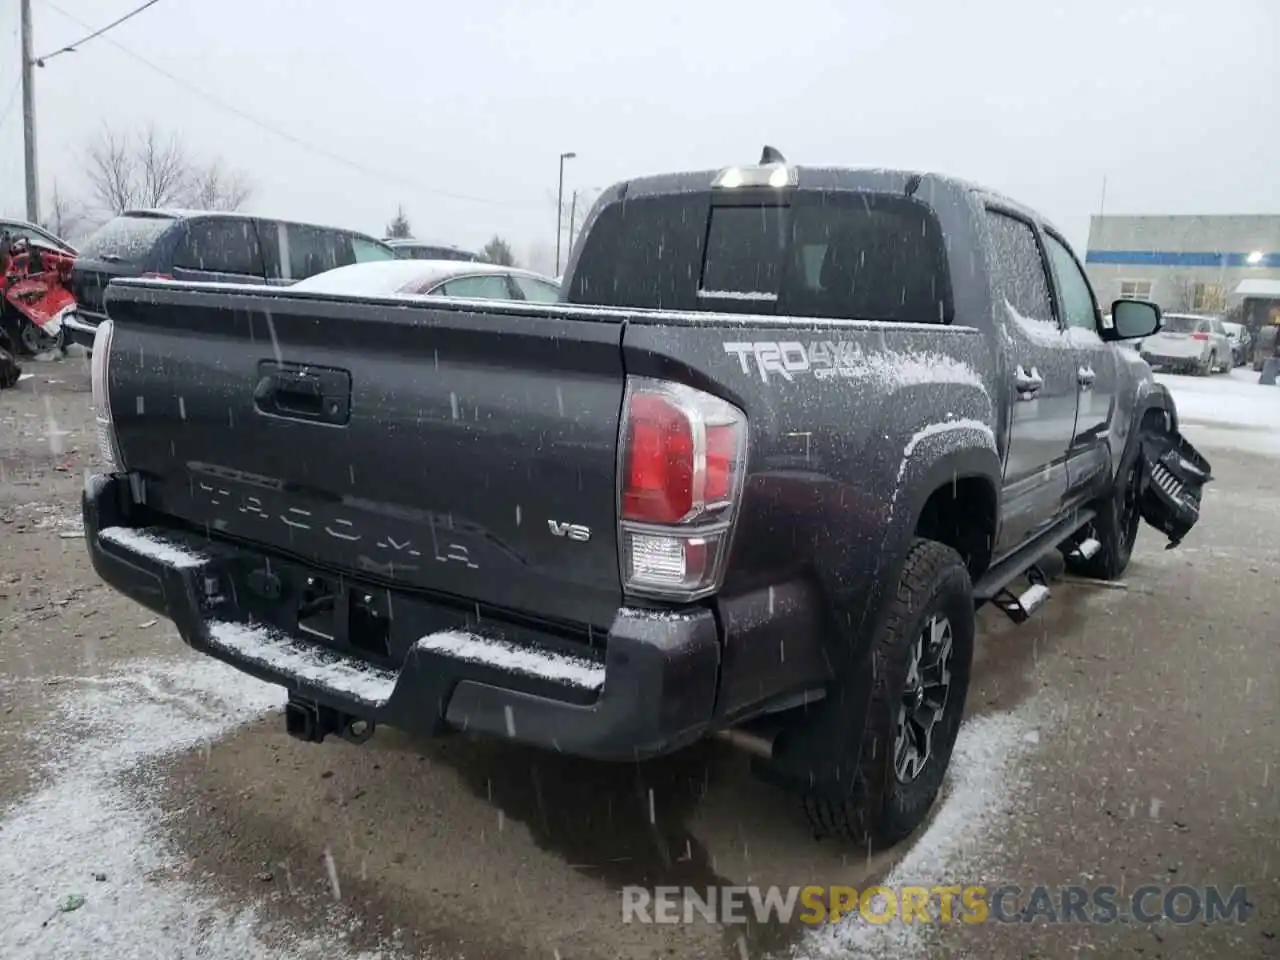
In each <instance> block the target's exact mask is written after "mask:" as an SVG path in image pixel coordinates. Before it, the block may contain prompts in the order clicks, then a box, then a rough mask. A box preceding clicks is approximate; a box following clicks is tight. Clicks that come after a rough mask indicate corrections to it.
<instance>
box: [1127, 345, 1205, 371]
mask: <svg viewBox="0 0 1280 960" xmlns="http://www.w3.org/2000/svg"><path fill="white" fill-rule="evenodd" d="M1140 354H1141V356H1142V359H1143V360H1145V361H1147V363H1148V364H1149V365H1150V366H1153V367H1194V366H1197V365H1199V364H1201V363H1204V361H1205V358H1206V357H1208V354H1207V353H1203V352H1202V353H1197V354H1193V355H1191V356H1180V357H1171V356H1168V355H1167V354H1161V353H1159V352H1156V351H1151V350H1145V349H1144V350H1142V351H1140Z"/></svg>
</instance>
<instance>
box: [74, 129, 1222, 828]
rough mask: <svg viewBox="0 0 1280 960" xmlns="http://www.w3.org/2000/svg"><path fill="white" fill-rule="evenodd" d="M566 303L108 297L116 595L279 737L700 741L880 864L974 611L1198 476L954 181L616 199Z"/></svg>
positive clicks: (754, 185) (1091, 556) (896, 177)
mask: <svg viewBox="0 0 1280 960" xmlns="http://www.w3.org/2000/svg"><path fill="white" fill-rule="evenodd" d="M563 290H564V296H565V299H566V301H567V302H565V303H558V304H536V303H519V302H515V303H513V302H484V301H477V300H446V299H440V298H421V297H419V298H412V297H401V298H396V299H392V298H385V297H382V298H379V297H367V296H334V295H326V294H318V293H304V292H299V291H290V290H289V289H287V288H286V289H264V288H262V287H249V286H238V285H227V284H210V283H179V282H165V281H154V280H120V281H116V282H114V283H112V284H111V286H110V287H109V289H108V290H107V296H106V312H107V315H108V321H107V322H104V323H103V324H102V325H101V326H100V327H99V329H98V331H97V333H96V344H95V349H94V352H93V398H94V402H95V404H96V411H97V412H96V416H97V420H98V426H99V431H100V436H101V440H102V450H103V456H104V457H105V458H106V461H107V464H108V466H107V469H106V471H105V472H104V473H102V474H100V475H97V476H94V477H93V478H91V480H90V481H89V482H88V483H87V485H86V490H85V494H84V520H85V535H86V538H87V541H88V546H89V550H90V552H91V555H92V558H93V563H94V566H95V568H96V569H97V571H98V572H99V574H100V575H101V576H102V577H103V579H105V580H106V581H107V582H109V583H110V584H112V585H113V586H114V587H116V588H117V589H119V590H120V591H122V592H124V593H126V594H127V595H129V596H130V597H133V598H134V599H136V600H137V601H138V602H140V603H142V604H144V605H145V606H147V607H149V608H150V609H152V610H154V611H156V612H157V613H160V614H163V615H165V616H167V617H170V618H172V620H173V621H174V623H175V624H176V625H177V628H178V630H179V632H180V633H181V635H182V638H183V639H184V641H185V642H186V643H187V644H189V645H190V646H191V647H193V648H195V649H196V650H199V651H201V652H204V653H207V654H209V655H210V656H213V657H216V658H218V659H220V660H223V661H226V662H227V663H230V664H233V665H234V666H236V667H238V668H240V669H242V670H243V671H245V672H247V673H249V674H252V675H255V676H257V677H260V678H264V679H266V680H269V681H273V682H276V683H279V684H282V685H283V686H285V687H286V688H287V689H288V697H287V703H286V708H285V719H286V724H287V727H288V730H289V731H290V733H292V734H294V735H295V736H297V737H300V738H302V739H304V740H311V741H319V740H323V739H324V738H325V737H326V735H329V734H335V735H338V736H342V737H346V738H348V739H352V740H356V741H359V740H362V739H364V738H367V737H368V736H369V735H371V733H372V732H373V729H374V727H375V726H376V725H378V724H384V723H385V724H390V725H393V726H397V727H400V728H404V729H408V730H412V731H417V732H420V733H428V734H439V733H444V732H446V731H467V732H469V733H472V734H481V735H492V736H497V737H509V738H512V739H514V740H516V741H521V742H525V743H530V744H535V745H538V746H541V747H545V748H547V749H553V750H561V751H565V752H568V753H573V754H578V755H582V756H586V757H593V758H598V759H601V760H611V761H634V760H636V759H637V758H643V757H651V756H655V755H658V754H663V753H667V752H670V751H673V750H676V749H679V748H681V747H682V746H685V745H687V744H689V743H691V742H692V741H695V740H697V739H699V738H702V737H704V736H708V735H717V736H721V737H723V738H725V739H727V740H730V741H731V742H733V743H735V744H736V745H738V746H741V747H744V748H746V749H748V750H750V751H751V752H752V753H754V754H755V755H756V756H755V759H754V761H753V763H754V765H755V767H756V769H757V770H758V772H759V773H761V774H762V775H764V776H766V777H767V778H769V779H770V780H771V781H772V782H774V783H776V784H780V785H783V786H786V787H789V788H791V789H794V790H795V791H796V792H797V793H798V794H800V795H801V796H802V797H803V799H804V802H805V805H806V808H807V810H808V811H809V813H810V815H811V817H812V819H813V822H814V824H815V826H816V827H817V828H818V830H819V832H821V833H826V834H836V835H841V836H844V837H848V838H852V839H855V840H857V841H858V842H860V843H864V844H870V845H873V846H886V845H889V844H893V843H895V842H897V841H899V840H901V839H902V838H904V837H905V836H907V835H908V834H909V833H910V832H911V831H912V830H913V829H915V828H916V827H917V826H918V825H919V824H920V823H921V822H922V820H923V819H924V818H925V816H926V814H927V812H928V810H929V808H930V806H931V804H932V803H933V801H934V799H935V797H936V795H937V793H938V790H939V788H940V786H941V784H942V782H943V777H944V774H945V772H946V768H947V764H948V762H949V760H950V756H951V751H952V747H953V744H954V742H955V738H956V734H957V731H958V729H959V727H960V723H961V718H962V714H963V711H964V703H965V696H966V691H967V688H968V685H969V676H970V669H971V663H972V658H973V648H974V629H975V628H974V614H975V611H976V609H977V608H978V607H979V606H981V605H982V604H984V603H994V604H997V605H999V607H1000V608H1001V609H1002V610H1004V611H1005V612H1006V613H1007V614H1009V616H1011V617H1012V618H1014V619H1015V620H1019V621H1020V620H1023V619H1025V618H1026V617H1028V616H1030V615H1031V614H1033V613H1034V612H1035V611H1036V609H1037V608H1039V607H1040V606H1041V604H1043V603H1044V602H1045V600H1046V598H1047V597H1048V595H1049V587H1050V583H1049V580H1048V578H1047V577H1046V576H1045V575H1044V573H1043V572H1042V569H1041V566H1040V563H1041V561H1042V560H1043V559H1044V558H1045V556H1046V555H1047V554H1049V553H1051V552H1053V551H1061V552H1062V553H1063V554H1065V556H1066V561H1067V563H1068V564H1069V565H1070V566H1071V567H1072V568H1074V569H1075V570H1076V571H1078V572H1079V573H1080V574H1082V575H1085V576H1091V577H1099V578H1114V577H1117V576H1119V575H1120V574H1121V573H1123V571H1124V569H1125V567H1126V565H1127V564H1128V562H1129V555H1130V551H1131V550H1132V548H1133V544H1134V540H1135V538H1136V536H1137V532H1138V526H1139V523H1140V518H1146V520H1147V521H1149V522H1150V523H1151V524H1153V525H1154V526H1156V527H1158V528H1159V529H1160V530H1161V531H1163V532H1164V533H1165V534H1167V535H1168V537H1169V538H1170V541H1171V543H1176V542H1177V541H1178V540H1179V539H1180V538H1181V537H1182V536H1183V535H1185V534H1186V532H1187V531H1188V530H1189V529H1190V528H1191V526H1192V525H1193V524H1194V523H1195V521H1196V519H1197V517H1198V515H1199V501H1200V491H1201V487H1202V485H1203V483H1204V482H1205V481H1207V480H1208V479H1209V465H1208V464H1207V463H1205V462H1204V460H1203V458H1202V457H1200V456H1199V454H1198V453H1197V452H1196V451H1195V450H1193V449H1192V448H1191V447H1190V445H1189V444H1187V443H1186V441H1185V440H1184V439H1183V438H1182V437H1181V435H1180V434H1179V432H1178V424H1177V415H1176V411H1175V409H1174V403H1173V400H1172V398H1171V397H1170V396H1169V394H1168V393H1167V392H1166V391H1165V390H1164V389H1163V388H1162V387H1161V386H1159V385H1158V384H1156V383H1154V382H1153V379H1152V376H1151V372H1150V370H1149V368H1148V367H1147V365H1146V364H1145V363H1143V362H1142V361H1141V360H1140V359H1138V358H1137V357H1136V356H1135V355H1133V353H1132V352H1131V351H1125V350H1120V349H1118V348H1117V346H1116V343H1117V341H1120V340H1123V339H1127V338H1134V337H1142V336H1146V335H1148V334H1150V333H1152V332H1153V331H1155V330H1156V329H1158V327H1159V323H1160V314H1159V310H1158V308H1156V307H1155V306H1153V305H1152V304H1149V303H1144V302H1139V301H1119V302H1117V303H1115V304H1113V305H1112V306H1111V312H1110V315H1109V318H1108V320H1106V321H1105V322H1104V321H1103V319H1102V316H1101V315H1100V313H1099V311H1098V307H1097V304H1096V303H1095V300H1094V296H1093V293H1092V291H1091V289H1090V286H1089V283H1088V281H1087V280H1086V278H1085V275H1084V273H1083V271H1082V270H1081V268H1080V264H1079V262H1078V260H1077V259H1076V257H1075V256H1074V255H1073V254H1072V252H1071V249H1070V247H1069V246H1068V245H1067V243H1066V242H1065V241H1064V240H1063V239H1062V236H1061V234H1059V233H1057V232H1055V231H1054V230H1053V228H1052V227H1051V226H1049V225H1048V224H1046V223H1045V222H1044V220H1043V219H1042V218H1041V217H1039V216H1037V215H1036V214H1035V213H1033V212H1032V211H1030V210H1027V209H1026V208H1025V207H1022V206H1020V205H1018V204H1016V203H1014V202H1012V201H1010V200H1008V199H1007V198H1005V197H1002V196H999V195H997V194H995V193H992V192H989V191H987V190H983V189H980V188H978V187H975V186H972V185H970V184H966V183H963V182H959V181H956V180H953V179H949V178H946V177H941V176H935V175H932V174H928V175H920V174H913V173H909V172H897V171H891V170H853V169H829V168H810V167H796V166H793V165H790V164H788V163H787V162H786V161H785V160H783V159H782V158H781V156H780V155H778V154H776V152H773V151H766V155H765V156H764V157H763V158H762V161H761V163H760V164H758V165H748V166H743V167H731V168H728V169H725V170H722V171H719V172H717V171H702V172H695V173H683V174H677V175H667V176H658V177H652V178H646V179H637V180H631V181H628V182H625V183H621V184H618V185H616V186H614V187H613V188H612V189H610V190H608V191H607V192H606V193H605V194H604V195H603V196H602V197H601V198H600V200H599V201H598V202H597V203H596V205H595V206H594V208H593V209H592V211H591V213H590V214H589V217H588V220H587V222H586V224H585V226H584V230H583V234H582V237H581V239H580V240H579V241H578V243H577V245H576V249H575V250H574V251H573V254H572V256H571V260H570V263H569V266H568V270H567V272H566V274H565V281H564V286H563Z"/></svg>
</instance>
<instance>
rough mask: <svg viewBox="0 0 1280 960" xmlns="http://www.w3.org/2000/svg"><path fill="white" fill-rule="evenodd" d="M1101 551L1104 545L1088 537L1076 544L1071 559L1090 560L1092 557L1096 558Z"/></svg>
mask: <svg viewBox="0 0 1280 960" xmlns="http://www.w3.org/2000/svg"><path fill="white" fill-rule="evenodd" d="M1101 549H1102V544H1101V543H1100V542H1099V541H1097V540H1095V539H1093V537H1088V538H1086V539H1084V540H1081V541H1080V542H1079V543H1078V544H1076V548H1075V549H1074V550H1072V551H1071V558H1072V559H1073V560H1088V559H1089V558H1090V557H1093V556H1096V555H1097V553H1098V551H1099V550H1101Z"/></svg>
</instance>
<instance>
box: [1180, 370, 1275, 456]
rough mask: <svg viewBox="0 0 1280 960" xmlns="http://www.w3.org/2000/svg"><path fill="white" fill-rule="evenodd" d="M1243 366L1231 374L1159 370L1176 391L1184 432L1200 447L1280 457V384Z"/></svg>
mask: <svg viewBox="0 0 1280 960" xmlns="http://www.w3.org/2000/svg"><path fill="white" fill-rule="evenodd" d="M1258 377H1259V374H1257V373H1254V372H1253V371H1252V370H1250V369H1249V368H1248V367H1237V368H1236V369H1235V370H1233V371H1231V373H1229V374H1227V375H1226V376H1213V377H1188V376H1179V375H1176V374H1157V375H1156V380H1157V381H1158V382H1160V383H1163V384H1164V385H1165V386H1166V387H1168V388H1169V392H1170V393H1172V394H1173V397H1174V400H1175V401H1176V402H1177V405H1178V419H1179V420H1180V421H1181V424H1182V427H1183V433H1184V434H1185V435H1186V437H1187V439H1188V440H1190V441H1191V442H1192V443H1193V444H1195V445H1196V446H1200V447H1204V448H1205V449H1206V450H1211V449H1228V450H1239V451H1241V452H1243V453H1260V454H1265V455H1277V456H1280V386H1270V387H1264V386H1262V385H1261V384H1259V383H1258Z"/></svg>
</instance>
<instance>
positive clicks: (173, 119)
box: [0, 0, 1280, 258]
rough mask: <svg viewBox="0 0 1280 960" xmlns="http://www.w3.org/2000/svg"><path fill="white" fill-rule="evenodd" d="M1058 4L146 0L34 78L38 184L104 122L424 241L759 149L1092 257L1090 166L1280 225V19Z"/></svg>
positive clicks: (11, 179) (68, 178)
mask: <svg viewBox="0 0 1280 960" xmlns="http://www.w3.org/2000/svg"><path fill="white" fill-rule="evenodd" d="M32 2H33V5H34V10H35V36H36V42H35V46H36V53H37V54H44V53H47V52H49V51H51V50H53V49H56V48H58V47H59V46H62V45H64V44H66V43H69V42H71V41H73V40H77V39H79V38H80V37H81V36H83V35H84V34H85V33H86V32H88V31H86V30H85V29H84V27H83V26H82V25H81V24H78V23H76V22H75V20H73V19H71V18H69V17H68V16H67V14H70V15H72V17H74V18H76V19H78V20H80V21H82V22H83V23H85V24H88V25H89V26H90V27H93V28H96V27H99V26H102V25H104V24H106V23H108V22H110V21H111V20H113V19H115V18H116V17H117V16H119V15H121V14H123V13H124V12H126V11H128V10H129V9H131V8H133V7H134V6H137V5H138V3H139V2H140V0H56V6H55V5H54V4H53V3H50V2H49V0H32ZM1049 6H1052V4H1050V3H1047V2H1028V0H970V2H968V3H959V2H953V0H915V2H907V0H874V2H872V0H785V2H779V0H770V2H765V0H738V2H727V0H647V2H643V3H622V2H619V0H594V2H587V0H469V2H466V3H462V2H449V3H441V2H429V0H418V2H412V0H378V2H368V0H367V2H364V3H352V2H349V0H346V2H340V0H305V2H304V0H293V2H288V0H218V2H216V3H210V2H197V0H160V2H159V3H157V4H156V5H155V6H154V7H152V8H151V9H149V10H147V11H146V12H144V13H142V14H141V15H139V16H138V17H137V18H136V19H134V20H131V21H129V22H128V23H126V24H124V25H123V26H121V27H118V28H117V29H115V30H113V31H111V33H109V34H107V36H106V37H104V38H102V39H99V40H95V41H92V42H91V43H88V44H86V45H85V47H84V48H83V49H82V50H80V51H79V52H76V53H73V54H68V55H66V56H61V57H58V58H56V59H54V60H52V61H50V63H49V65H48V66H47V67H46V68H44V69H42V70H37V72H36V77H37V80H36V83H37V107H38V119H39V147H40V176H41V187H42V192H43V193H44V195H45V197H46V203H47V197H48V195H49V193H50V191H51V189H52V187H53V184H54V182H55V180H56V181H57V183H58V185H59V188H60V189H61V190H62V191H63V192H65V193H76V192H82V191H83V179H82V175H81V170H82V167H83V152H84V145H85V143H86V141H87V140H88V138H90V137H91V136H92V135H93V134H94V132H95V130H96V129H98V128H99V126H100V125H101V124H104V123H105V124H109V125H111V126H112V127H114V128H117V129H120V130H124V129H128V128H134V127H139V126H141V125H144V124H146V123H147V122H148V121H154V122H156V123H157V124H159V125H161V126H162V127H163V128H165V129H171V130H173V131H175V132H176V133H178V134H180V135H181V136H182V137H183V138H184V140H185V141H186V143H187V144H188V145H189V146H190V147H191V148H192V149H193V150H194V151H197V152H199V153H200V154H204V155H208V156H213V155H215V154H216V155H220V156H221V157H222V158H223V159H224V160H225V161H226V162H228V163H230V164H232V165H234V166H236V167H239V168H242V169H243V170H245V171H246V172H247V173H248V174H249V175H250V176H251V178H252V180H253V182H254V185H255V190H254V194H253V197H252V199H251V201H250V203H249V205H248V208H249V209H251V210H253V211H254V212H260V213H264V214H272V215H276V216H281V217H289V218H298V219H305V220H310V221H317V222H323V223H332V224H335V225H341V226H348V227H354V228H357V229H363V230H366V231H369V232H372V233H375V234H377V235H381V234H382V232H383V228H384V225H385V224H386V222H387V221H388V219H390V217H391V216H392V215H393V214H394V212H395V209H396V205H397V203H398V202H403V204H404V205H405V208H406V210H407V211H408V214H409V217H410V220H411V222H412V224H413V227H414V232H415V233H416V234H417V235H418V236H427V237H432V238H436V239H440V240H445V241H449V242H454V243H458V244H463V245H472V246H479V245H480V244H483V242H484V241H485V240H486V239H487V238H488V237H489V236H491V235H492V234H494V233H500V234H502V235H503V236H505V237H508V238H509V239H510V240H511V242H512V244H513V246H514V248H515V250H516V253H517V255H519V256H523V257H526V258H527V257H528V255H529V249H530V246H531V244H538V243H540V244H542V245H543V246H544V248H545V247H546V246H548V245H551V244H553V243H554V239H555V203H554V196H555V189H556V173H557V162H558V156H559V154H560V153H561V152H563V151H569V150H572V151H576V152H577V154H578V158H577V159H575V160H571V161H569V162H568V164H567V168H566V188H567V189H572V188H575V187H577V188H589V187H599V186H604V185H606V184H608V183H610V182H613V181H616V180H620V179H624V178H626V177H629V176H634V175H639V174H646V173H656V172H660V171H664V170H672V169H682V168H699V167H718V166H724V165H728V164H731V163H738V162H754V161H755V160H756V159H757V158H758V156H759V152H760V147H761V146H762V145H763V144H764V143H766V142H767V143H770V144H773V145H775V146H777V147H779V148H780V149H781V150H782V151H783V152H784V153H785V154H786V156H787V157H788V158H789V159H791V160H792V161H794V162H796V163H800V164H803V163H806V162H808V163H815V164H817V163H822V164H842V165H855V166H857V165H876V166H902V167H908V168H912V169H930V170H938V171H942V172H947V173H954V174H958V175H961V176H964V177H968V178H970V179H974V180H978V181H981V182H983V183H984V184H987V185H990V186H993V187H995V188H996V189H999V190H1001V191H1003V192H1005V193H1008V194H1010V195H1012V196H1014V197H1016V198H1017V199H1019V200H1021V201H1023V202H1025V203H1028V204H1030V205H1031V206H1034V207H1037V208H1038V209H1040V210H1041V211H1043V212H1044V213H1045V214H1046V215H1047V216H1049V217H1050V218H1051V219H1053V220H1055V221H1056V222H1057V223H1058V224H1059V226H1060V227H1061V228H1062V229H1064V230H1065V231H1066V232H1067V235H1068V237H1069V238H1070V239H1071V240H1072V242H1073V243H1074V244H1076V245H1077V246H1078V247H1079V248H1080V249H1083V247H1084V245H1085V241H1086V238H1087V233H1088V217H1089V215H1090V214H1091V213H1096V212H1097V210H1098V207H1099V203H1100V201H1101V194H1102V185H1103V177H1104V175H1105V176H1106V178H1107V192H1106V209H1107V211H1108V212H1114V213H1121V212H1128V213H1277V214H1280V159H1278V158H1280V123H1277V118H1278V117H1280V2H1276V0H1216V2H1212V3H1210V2H1206V0H1197V2H1191V0H1164V2H1153V3H1141V2H1132V0H1075V2H1063V3H1059V4H1057V6H1058V8H1059V9H1058V11H1057V12H1046V11H1045V10H1044V9H1042V8H1046V7H1049ZM60 11H62V12H60ZM0 44H3V46H0V65H3V66H2V67H0V211H4V212H7V213H10V214H21V212H22V210H23V207H24V204H23V192H22V190H23V188H22V125H21V104H20V99H19V98H18V96H17V81H18V63H19V56H18V54H19V49H20V48H19V43H18V0H4V3H3V4H0ZM121 47H124V48H126V49H127V50H128V51H129V52H125V50H122V49H121ZM143 61H146V62H149V63H151V64H153V65H154V66H155V67H158V68H160V70H162V71H164V72H166V73H169V74H172V76H173V77H176V78H178V80H177V81H175V80H174V79H171V78H169V77H166V76H165V75H164V74H163V73H161V72H159V71H157V70H156V69H154V68H153V67H149V66H147V65H146V63H145V62H143ZM179 81H180V82H179ZM195 91H200V92H201V93H203V94H204V95H207V97H211V98H213V100H216V101H218V102H217V103H215V102H213V100H210V99H208V98H207V97H206V96H202V95H201V93H197V92H195ZM11 94H12V95H13V97H12V100H11V97H10V95H11ZM219 103H221V104H224V105H225V106H220V105H219ZM6 107H8V109H7V111H6ZM228 108H231V109H228ZM236 111H239V112H240V113H241V114H244V115H247V116H248V117H249V118H252V119H246V116H242V115H238V114H237V112H236ZM335 156H336V157H338V158H341V159H339V160H335V159H333V157H335Z"/></svg>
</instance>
